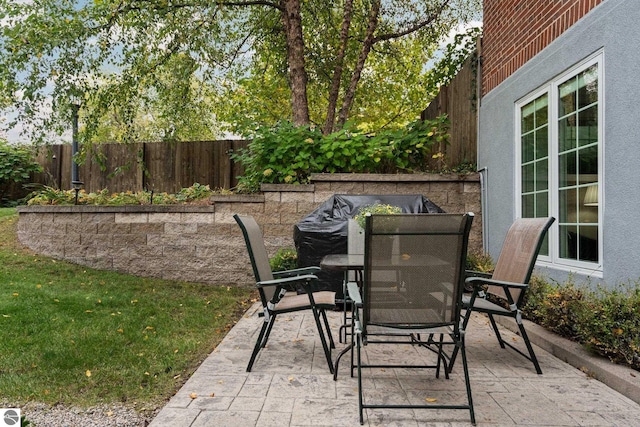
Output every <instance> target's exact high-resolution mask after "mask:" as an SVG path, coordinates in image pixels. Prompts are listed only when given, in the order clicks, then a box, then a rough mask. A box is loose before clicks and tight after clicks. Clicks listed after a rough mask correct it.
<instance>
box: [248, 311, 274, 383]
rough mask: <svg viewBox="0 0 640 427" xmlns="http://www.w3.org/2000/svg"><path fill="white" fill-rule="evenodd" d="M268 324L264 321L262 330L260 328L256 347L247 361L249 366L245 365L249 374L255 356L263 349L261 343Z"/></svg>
mask: <svg viewBox="0 0 640 427" xmlns="http://www.w3.org/2000/svg"><path fill="white" fill-rule="evenodd" d="M269 323H271V322H269V321H267V320H266V319H265V321H264V322H263V323H262V328H260V333H259V334H258V339H257V340H256V345H255V346H254V347H253V353H251V358H250V359H249V364H248V365H247V372H251V368H252V367H253V362H255V360H256V356H257V355H258V352H259V351H260V349H261V348H262V347H263V343H262V341H263V340H264V338H265V332H266V331H267V329H268V328H269Z"/></svg>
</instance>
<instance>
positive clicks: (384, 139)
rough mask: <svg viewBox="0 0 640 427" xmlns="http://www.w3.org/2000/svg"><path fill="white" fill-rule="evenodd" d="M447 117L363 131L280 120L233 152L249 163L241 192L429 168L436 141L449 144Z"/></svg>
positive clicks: (254, 135)
mask: <svg viewBox="0 0 640 427" xmlns="http://www.w3.org/2000/svg"><path fill="white" fill-rule="evenodd" d="M447 132H448V120H447V118H446V116H441V117H439V118H437V119H435V120H424V121H422V120H418V121H415V122H413V123H410V124H409V125H408V126H407V127H406V128H404V129H400V130H387V131H383V132H380V133H377V134H375V135H365V134H364V133H362V131H360V130H359V129H357V128H355V127H353V126H351V125H347V126H346V127H345V128H344V129H341V130H339V131H337V132H334V133H332V134H329V135H322V133H321V132H320V131H319V130H317V129H313V128H310V127H308V126H302V127H296V126H294V125H293V124H291V123H289V122H280V123H278V124H276V125H275V126H273V127H270V128H269V127H261V128H258V129H256V130H254V131H253V132H252V133H251V134H250V135H245V136H246V137H248V138H249V139H251V142H250V144H249V147H248V148H247V149H246V150H242V151H240V152H239V153H234V154H232V158H233V160H235V161H239V162H241V163H242V164H243V165H244V167H245V175H244V176H242V177H239V184H238V187H237V190H238V191H239V192H254V191H258V190H259V188H260V184H261V183H273V184H304V183H307V182H308V181H309V176H310V175H311V174H312V173H352V172H353V173H365V172H372V173H383V172H397V171H399V170H402V171H426V170H428V168H429V159H430V158H431V157H430V153H431V149H432V148H433V145H434V144H435V143H444V144H447V143H448V133H447Z"/></svg>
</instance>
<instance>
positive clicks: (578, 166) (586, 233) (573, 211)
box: [515, 53, 604, 275]
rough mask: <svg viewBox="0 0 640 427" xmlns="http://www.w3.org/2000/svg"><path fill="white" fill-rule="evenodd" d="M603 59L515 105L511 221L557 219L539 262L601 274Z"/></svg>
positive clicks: (589, 62) (580, 67)
mask: <svg viewBox="0 0 640 427" xmlns="http://www.w3.org/2000/svg"><path fill="white" fill-rule="evenodd" d="M603 63H604V59H603V55H602V53H599V54H597V55H594V56H593V57H591V58H590V59H588V60H586V61H584V62H583V63H581V64H580V65H578V66H576V67H574V68H573V69H571V70H570V71H568V72H566V73H564V74H562V75H560V76H558V77H557V78H555V79H554V80H553V81H550V82H549V83H547V84H545V85H544V86H543V87H541V88H539V89H538V90H537V91H536V92H535V93H532V94H531V95H529V96H527V97H526V98H523V99H522V100H520V101H518V102H517V103H516V150H515V152H516V164H517V165H519V167H518V168H516V170H517V172H516V174H517V176H516V187H517V189H516V197H517V200H516V215H517V216H518V217H525V218H527V217H528V218H539V217H546V216H554V217H555V218H556V222H555V223H554V224H553V226H552V228H551V229H550V230H549V233H548V235H547V237H546V239H545V242H544V244H543V247H542V249H541V252H540V257H539V260H540V261H541V263H542V264H548V265H551V266H554V267H559V268H563V269H567V270H574V271H580V272H588V273H589V274H593V273H596V275H598V273H599V274H601V273H602V212H603V205H604V203H603V197H602V196H603V195H602V188H603V185H602V178H603V174H602V164H603V162H602V152H603V150H602V147H603V143H604V141H603V139H602V134H603V133H602V129H603V110H604V108H603V102H604V97H603V94H602V87H603V84H602V82H603V76H604V72H603V68H604V64H603Z"/></svg>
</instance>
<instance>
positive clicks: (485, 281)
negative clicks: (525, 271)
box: [465, 277, 529, 290]
mask: <svg viewBox="0 0 640 427" xmlns="http://www.w3.org/2000/svg"><path fill="white" fill-rule="evenodd" d="M465 283H471V284H473V285H474V287H477V286H478V285H495V286H502V287H503V288H505V290H506V289H507V288H516V289H527V288H528V287H529V285H528V284H527V283H515V282H507V281H504V280H495V279H490V278H485V277H467V278H466V279H465Z"/></svg>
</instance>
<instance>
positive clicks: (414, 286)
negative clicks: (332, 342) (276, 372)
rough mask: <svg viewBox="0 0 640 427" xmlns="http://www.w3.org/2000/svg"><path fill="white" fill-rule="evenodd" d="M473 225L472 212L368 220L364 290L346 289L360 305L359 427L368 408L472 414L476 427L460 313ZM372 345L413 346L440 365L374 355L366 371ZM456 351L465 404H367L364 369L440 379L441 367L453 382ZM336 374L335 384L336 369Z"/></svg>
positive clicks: (357, 336)
mask: <svg viewBox="0 0 640 427" xmlns="http://www.w3.org/2000/svg"><path fill="white" fill-rule="evenodd" d="M472 220H473V214H472V213H469V214H464V215H461V214H399V215H373V216H369V217H367V219H366V227H365V263H364V281H363V283H362V289H359V286H358V284H357V283H353V282H350V283H349V284H348V291H349V296H350V297H351V298H352V300H353V301H354V303H353V306H354V309H353V316H354V327H353V335H354V337H353V339H352V342H354V344H352V346H355V348H356V361H355V367H356V368H357V374H358V407H359V415H360V424H363V423H364V415H363V412H364V409H377V408H391V409H416V408H422V409H465V410H468V411H469V414H470V417H471V422H472V423H473V424H475V415H474V411H473V402H472V397H471V388H470V384H469V372H468V369H467V359H466V353H465V347H464V330H463V329H461V324H462V322H461V314H460V313H461V298H462V291H463V286H464V268H465V261H466V255H467V245H468V239H469V231H470V228H471V223H472ZM372 344H386V345H404V346H406V345H407V344H411V345H412V347H413V346H418V347H419V350H420V349H422V350H420V355H419V356H420V357H421V358H422V357H426V356H427V355H429V354H431V353H430V352H432V353H434V354H435V356H436V357H435V361H429V360H424V362H425V363H424V364H417V365H414V364H410V363H405V364H402V363H398V364H395V363H394V364H391V365H389V364H376V363H374V362H375V360H372V357H374V356H372V355H371V354H369V360H368V361H369V363H368V364H366V365H365V364H364V363H363V360H362V347H363V346H365V345H372ZM452 348H456V349H459V350H460V355H461V358H462V364H463V367H464V380H465V387H466V402H462V403H454V402H451V403H446V404H445V403H439V402H434V403H426V404H413V403H411V404H410V403H407V404H388V403H368V402H365V396H364V393H363V384H362V382H363V376H364V373H363V372H364V371H365V370H367V369H369V368H402V369H409V368H430V369H434V370H435V376H436V378H438V377H439V374H440V369H441V368H442V369H443V371H444V373H445V375H446V378H447V379H448V378H449V369H448V363H449V362H448V360H449V354H450V353H451V349H452ZM425 349H426V350H425ZM446 349H448V350H446ZM428 350H430V352H429V351H428ZM424 353H426V354H424ZM352 354H353V350H352ZM403 356H406V349H405V351H402V349H401V348H398V353H397V354H396V353H394V354H393V357H394V358H395V359H399V361H400V360H401V358H402V357H403ZM431 357H433V356H431ZM352 360H353V357H352ZM334 369H335V371H334V378H336V374H337V363H336V366H335V368H334ZM352 374H353V362H352ZM390 393H392V391H390Z"/></svg>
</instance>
